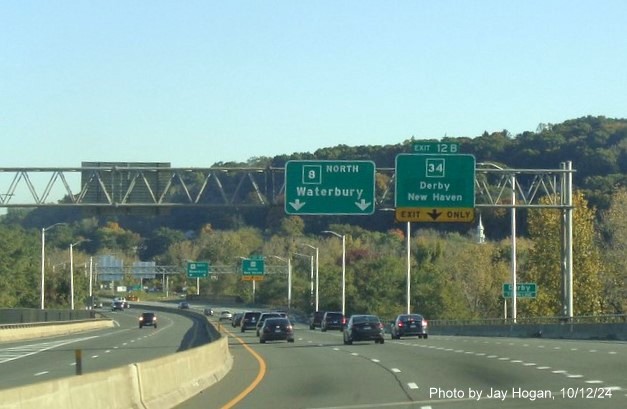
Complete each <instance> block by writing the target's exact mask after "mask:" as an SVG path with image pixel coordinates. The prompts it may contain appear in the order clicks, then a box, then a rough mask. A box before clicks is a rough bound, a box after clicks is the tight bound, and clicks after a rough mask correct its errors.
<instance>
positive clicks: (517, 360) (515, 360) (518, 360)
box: [510, 359, 522, 364]
mask: <svg viewBox="0 0 627 409" xmlns="http://www.w3.org/2000/svg"><path fill="white" fill-rule="evenodd" d="M510 362H511V363H513V364H520V363H522V361H521V360H520V359H512V360H511V361H510Z"/></svg>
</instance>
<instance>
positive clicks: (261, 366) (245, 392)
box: [221, 327, 266, 409]
mask: <svg viewBox="0 0 627 409" xmlns="http://www.w3.org/2000/svg"><path fill="white" fill-rule="evenodd" d="M223 330H224V332H226V333H227V334H229V335H230V336H232V337H233V338H235V339H236V340H237V342H239V343H240V344H241V345H242V346H243V347H244V348H246V350H247V351H248V352H250V354H251V355H252V356H254V357H255V359H256V360H257V362H259V372H257V377H255V379H254V380H253V381H252V383H251V384H250V385H248V386H247V387H246V389H244V390H243V391H242V392H241V393H240V394H239V395H237V396H236V397H234V398H233V399H231V400H230V401H229V402H228V403H227V404H226V405H224V406H222V408H221V409H229V408H232V407H233V406H235V405H237V404H238V403H239V402H240V401H241V400H242V399H244V398H245V397H246V396H248V394H249V393H251V392H252V391H253V389H255V388H256V387H257V385H259V383H261V381H262V380H263V377H264V376H265V375H266V361H264V360H263V358H262V357H261V356H260V355H259V354H258V353H256V352H255V351H254V350H253V349H252V348H251V347H249V346H248V345H246V343H245V342H244V340H243V339H242V338H240V337H238V336H237V335H235V334H233V333H232V332H231V331H229V330H227V329H226V328H224V327H223Z"/></svg>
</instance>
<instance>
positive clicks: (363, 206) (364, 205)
mask: <svg viewBox="0 0 627 409" xmlns="http://www.w3.org/2000/svg"><path fill="white" fill-rule="evenodd" d="M355 205H356V206H357V207H359V208H360V209H361V211H364V210H366V209H367V208H369V207H370V203H366V199H361V202H355Z"/></svg>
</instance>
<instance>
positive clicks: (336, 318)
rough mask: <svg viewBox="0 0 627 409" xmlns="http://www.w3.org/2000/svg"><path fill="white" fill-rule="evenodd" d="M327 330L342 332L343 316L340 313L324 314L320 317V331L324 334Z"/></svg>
mask: <svg viewBox="0 0 627 409" xmlns="http://www.w3.org/2000/svg"><path fill="white" fill-rule="evenodd" d="M328 329H335V330H340V331H342V330H343V329H344V314H342V313H341V312H331V311H327V312H325V313H324V316H323V317H322V323H321V325H320V330H321V331H322V332H324V331H326V330H328Z"/></svg>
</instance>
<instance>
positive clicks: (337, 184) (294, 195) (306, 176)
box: [285, 160, 375, 215]
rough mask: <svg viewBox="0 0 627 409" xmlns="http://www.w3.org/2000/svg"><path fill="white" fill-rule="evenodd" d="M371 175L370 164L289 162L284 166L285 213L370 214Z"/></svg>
mask: <svg viewBox="0 0 627 409" xmlns="http://www.w3.org/2000/svg"><path fill="white" fill-rule="evenodd" d="M374 175H375V164H374V162H372V161H365V160H362V161H342V160H336V161H333V160H321V161H312V160H301V161H297V160H291V161H288V162H287V163H286V164H285V213H287V214H294V215H300V214H309V215H342V214H343V215H368V214H373V213H374V205H375V196H374V194H375V189H374Z"/></svg>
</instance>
